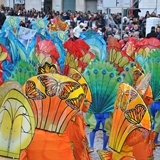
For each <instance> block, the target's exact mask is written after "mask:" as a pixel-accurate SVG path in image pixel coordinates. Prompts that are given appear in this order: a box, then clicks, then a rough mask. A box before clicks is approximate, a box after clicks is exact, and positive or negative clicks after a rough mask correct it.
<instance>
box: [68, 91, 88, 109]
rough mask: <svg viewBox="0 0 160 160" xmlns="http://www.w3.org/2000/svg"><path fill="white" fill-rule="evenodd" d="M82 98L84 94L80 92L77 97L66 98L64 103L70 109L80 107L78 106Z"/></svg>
mask: <svg viewBox="0 0 160 160" xmlns="http://www.w3.org/2000/svg"><path fill="white" fill-rule="evenodd" d="M84 98H85V96H84V94H80V95H79V96H78V97H77V98H72V99H68V100H66V103H67V105H68V106H69V107H71V108H72V109H74V110H78V109H80V106H81V104H82V103H83V100H84Z"/></svg>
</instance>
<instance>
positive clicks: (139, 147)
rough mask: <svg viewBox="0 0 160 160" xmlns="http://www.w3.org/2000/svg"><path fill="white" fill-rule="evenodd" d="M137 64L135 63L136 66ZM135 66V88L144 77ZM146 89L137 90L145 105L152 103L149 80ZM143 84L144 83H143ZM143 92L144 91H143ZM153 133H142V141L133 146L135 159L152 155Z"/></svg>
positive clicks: (141, 159) (139, 159) (138, 159)
mask: <svg viewBox="0 0 160 160" xmlns="http://www.w3.org/2000/svg"><path fill="white" fill-rule="evenodd" d="M138 66H139V65H137V67H138ZM137 67H135V68H134V82H135V85H134V86H135V88H136V86H138V85H139V83H140V82H141V81H142V79H143V78H144V77H145V76H144V74H143V73H142V70H141V69H142V68H141V67H140V69H138V68H137ZM147 83H148V85H147V89H146V88H145V87H141V88H142V89H140V90H138V92H139V94H140V95H141V96H142V98H143V101H144V102H145V104H146V106H147V107H148V106H150V105H151V104H152V103H153V95H152V89H151V86H150V85H149V82H147ZM144 85H145V84H144ZM144 92H145V93H144ZM153 136H154V135H153V133H152V132H148V131H145V132H144V133H143V134H142V137H143V139H142V141H141V142H140V143H137V144H136V145H134V147H133V154H134V157H135V158H136V159H137V160H143V159H146V160H147V159H148V158H149V157H150V158H151V157H153V139H154V137H153Z"/></svg>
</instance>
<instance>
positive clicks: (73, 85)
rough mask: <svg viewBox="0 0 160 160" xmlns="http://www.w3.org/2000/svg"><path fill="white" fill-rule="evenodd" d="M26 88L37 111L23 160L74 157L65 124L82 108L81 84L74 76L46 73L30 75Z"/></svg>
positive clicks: (68, 158) (82, 91)
mask: <svg viewBox="0 0 160 160" xmlns="http://www.w3.org/2000/svg"><path fill="white" fill-rule="evenodd" d="M43 71H44V69H43ZM23 90H24V94H25V95H26V96H27V97H28V99H29V101H30V103H31V107H32V110H33V112H34V118H35V121H36V131H35V135H34V138H33V140H32V142H31V144H30V145H29V146H28V148H27V149H26V150H24V151H23V152H22V154H21V158H20V160H34V159H38V160H63V159H65V160H74V156H73V152H72V149H71V145H70V139H69V137H68V134H67V132H66V128H67V126H68V123H69V122H70V120H71V119H72V118H73V116H74V115H76V114H77V113H78V112H79V111H80V110H82V105H83V102H84V99H85V94H84V89H83V87H82V85H81V84H80V83H78V82H76V81H75V80H74V79H73V78H69V77H67V76H63V75H60V74H58V73H46V74H40V75H37V76H34V77H32V78H30V79H28V80H27V82H26V83H25V84H24V86H23Z"/></svg>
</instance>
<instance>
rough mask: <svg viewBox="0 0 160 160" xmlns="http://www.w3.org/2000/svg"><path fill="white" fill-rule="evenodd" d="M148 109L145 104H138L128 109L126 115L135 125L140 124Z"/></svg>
mask: <svg viewBox="0 0 160 160" xmlns="http://www.w3.org/2000/svg"><path fill="white" fill-rule="evenodd" d="M146 110H147V109H146V108H145V106H143V105H141V104H138V105H136V107H135V108H132V109H130V110H126V111H125V113H124V115H125V117H126V119H127V120H128V121H129V122H130V123H132V124H134V125H138V124H140V122H141V120H142V118H143V116H144V114H145V112H146Z"/></svg>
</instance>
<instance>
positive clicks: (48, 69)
mask: <svg viewBox="0 0 160 160" xmlns="http://www.w3.org/2000/svg"><path fill="white" fill-rule="evenodd" d="M43 73H58V70H57V68H56V66H55V65H54V64H49V63H48V62H45V64H44V65H43V66H39V67H38V74H43Z"/></svg>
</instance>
